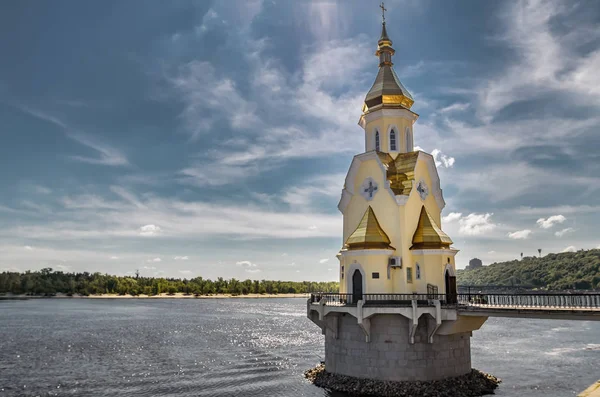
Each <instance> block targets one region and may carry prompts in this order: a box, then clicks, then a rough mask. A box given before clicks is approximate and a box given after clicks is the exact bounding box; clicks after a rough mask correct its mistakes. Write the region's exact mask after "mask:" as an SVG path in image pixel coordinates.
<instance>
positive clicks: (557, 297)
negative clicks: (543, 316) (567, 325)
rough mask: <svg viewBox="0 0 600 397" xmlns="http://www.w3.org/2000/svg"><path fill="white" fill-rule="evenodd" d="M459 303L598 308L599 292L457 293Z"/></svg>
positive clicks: (547, 307) (494, 305)
mask: <svg viewBox="0 0 600 397" xmlns="http://www.w3.org/2000/svg"><path fill="white" fill-rule="evenodd" d="M457 301H458V304H459V305H465V306H476V307H498V308H515V309H518V308H534V309H535V308H538V309H557V308H558V309H599V310H600V294H596V293H594V294H577V293H575V294H567V293H562V294H561V293H553V294H458V296H457Z"/></svg>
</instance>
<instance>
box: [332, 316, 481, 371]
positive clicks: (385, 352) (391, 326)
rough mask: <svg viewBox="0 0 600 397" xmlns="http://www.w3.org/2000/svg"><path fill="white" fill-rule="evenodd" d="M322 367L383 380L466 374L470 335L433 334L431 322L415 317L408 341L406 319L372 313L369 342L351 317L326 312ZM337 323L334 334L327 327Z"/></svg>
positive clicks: (462, 333) (469, 355)
mask: <svg viewBox="0 0 600 397" xmlns="http://www.w3.org/2000/svg"><path fill="white" fill-rule="evenodd" d="M326 321H328V322H330V323H331V324H328V327H327V330H326V334H325V365H326V366H327V370H328V371H329V372H331V373H334V374H338V375H347V376H354V377H357V378H366V379H378V380H385V381H432V380H438V379H444V378H449V377H456V376H460V375H465V374H468V373H469V372H470V371H471V333H470V332H461V333H457V334H453V335H435V336H434V337H433V343H429V334H430V333H432V332H433V331H434V330H435V320H434V319H433V317H431V316H430V315H428V314H425V315H422V316H421V317H420V318H419V324H418V326H417V329H416V332H415V333H414V343H410V340H409V338H410V337H409V334H410V330H409V328H410V321H409V320H408V319H407V318H406V317H404V316H402V315H399V314H382V315H374V316H372V317H371V320H370V341H369V342H367V341H366V340H365V333H364V331H363V329H362V328H361V327H360V326H359V324H357V321H356V319H355V318H354V317H352V316H350V315H341V316H339V317H338V319H337V320H336V319H335V318H334V317H333V316H327V318H326ZM334 321H337V329H338V332H337V335H336V334H334V333H333V332H332V331H331V329H335V328H334V324H333V322H334Z"/></svg>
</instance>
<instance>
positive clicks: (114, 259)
mask: <svg viewBox="0 0 600 397" xmlns="http://www.w3.org/2000/svg"><path fill="white" fill-rule="evenodd" d="M108 259H110V260H113V261H116V260H117V259H119V257H118V256H111V257H110V258H108Z"/></svg>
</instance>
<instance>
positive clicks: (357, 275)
mask: <svg viewBox="0 0 600 397" xmlns="http://www.w3.org/2000/svg"><path fill="white" fill-rule="evenodd" d="M362 298H363V276H362V273H361V272H360V270H358V269H356V270H355V271H354V274H353V275H352V303H355V304H356V303H358V301H359V300H362Z"/></svg>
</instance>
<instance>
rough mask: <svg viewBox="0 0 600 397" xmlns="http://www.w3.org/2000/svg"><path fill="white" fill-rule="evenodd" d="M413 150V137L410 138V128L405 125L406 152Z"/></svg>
mask: <svg viewBox="0 0 600 397" xmlns="http://www.w3.org/2000/svg"><path fill="white" fill-rule="evenodd" d="M412 151H413V138H412V132H411V131H410V128H408V127H406V152H407V153H408V152H412Z"/></svg>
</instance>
